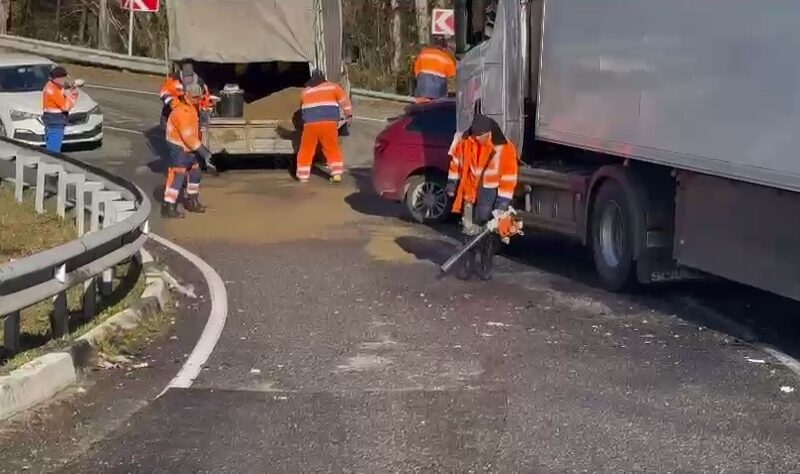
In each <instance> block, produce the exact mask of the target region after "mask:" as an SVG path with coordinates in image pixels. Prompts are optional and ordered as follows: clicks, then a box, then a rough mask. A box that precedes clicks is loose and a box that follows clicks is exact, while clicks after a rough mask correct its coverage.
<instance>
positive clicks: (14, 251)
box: [0, 186, 76, 264]
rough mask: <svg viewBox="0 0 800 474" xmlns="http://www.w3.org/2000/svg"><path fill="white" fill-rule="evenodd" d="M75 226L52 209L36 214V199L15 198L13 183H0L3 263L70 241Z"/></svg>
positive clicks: (0, 235) (0, 226)
mask: <svg viewBox="0 0 800 474" xmlns="http://www.w3.org/2000/svg"><path fill="white" fill-rule="evenodd" d="M75 237H76V232H75V226H74V224H73V223H72V222H70V221H68V220H62V219H60V218H59V217H58V216H57V215H55V214H53V213H45V214H36V213H35V212H34V210H33V203H32V202H30V201H27V200H26V201H24V202H22V203H18V202H16V201H15V200H14V192H13V189H12V188H11V187H10V186H0V264H3V263H7V262H9V261H10V260H14V259H19V258H22V257H26V256H28V255H32V254H34V253H36V252H40V251H42V250H46V249H49V248H52V247H55V246H57V245H60V244H63V243H65V242H69V241H70V240H72V239H74V238H75Z"/></svg>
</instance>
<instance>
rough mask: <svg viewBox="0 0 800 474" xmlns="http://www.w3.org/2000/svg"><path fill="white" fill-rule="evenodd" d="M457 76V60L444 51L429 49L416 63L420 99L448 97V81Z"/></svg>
mask: <svg viewBox="0 0 800 474" xmlns="http://www.w3.org/2000/svg"><path fill="white" fill-rule="evenodd" d="M455 75H456V60H455V59H454V58H453V56H452V55H450V53H448V52H447V51H445V50H443V49H439V48H434V47H430V46H429V47H427V48H423V50H422V51H420V53H419V56H417V59H416V61H414V77H415V78H416V79H417V87H416V90H415V91H414V95H415V96H416V97H418V98H427V99H439V98H442V97H446V96H447V79H449V78H451V77H455Z"/></svg>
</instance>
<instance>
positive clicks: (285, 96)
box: [167, 0, 349, 155]
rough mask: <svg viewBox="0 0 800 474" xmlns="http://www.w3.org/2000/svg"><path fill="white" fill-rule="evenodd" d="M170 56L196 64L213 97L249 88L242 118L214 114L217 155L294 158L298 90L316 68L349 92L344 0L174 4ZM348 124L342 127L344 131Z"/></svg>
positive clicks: (207, 136) (208, 133)
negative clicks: (228, 89)
mask: <svg viewBox="0 0 800 474" xmlns="http://www.w3.org/2000/svg"><path fill="white" fill-rule="evenodd" d="M167 19H168V23H169V49H168V57H169V59H170V62H171V64H172V69H173V71H175V70H177V68H178V65H179V63H180V62H183V61H186V60H191V61H192V62H193V63H194V66H195V71H196V72H197V73H198V75H199V76H200V77H201V78H202V79H203V80H204V81H205V82H206V84H207V85H208V86H209V89H210V90H211V93H212V94H214V95H216V96H219V95H220V91H222V90H224V88H225V86H226V85H228V84H236V85H237V86H238V87H239V88H241V89H242V90H243V95H244V102H245V105H244V114H243V116H242V117H222V116H220V115H219V114H213V115H212V117H211V118H210V120H209V123H208V124H207V126H206V127H205V128H204V132H203V142H204V144H205V145H206V146H207V147H208V148H209V150H211V152H212V153H215V154H220V153H224V154H229V155H247V154H259V155H262V154H263V155H282V154H293V153H294V152H295V151H296V147H297V144H298V139H299V137H298V130H299V123H298V117H299V108H300V91H301V88H302V87H303V86H304V84H305V83H306V81H307V80H308V79H309V77H310V73H311V71H312V70H314V69H319V70H321V71H323V72H325V74H326V76H327V78H328V80H331V81H333V82H336V83H338V84H340V85H342V87H344V88H345V90H346V91H348V93H349V81H348V80H347V72H346V70H345V67H344V61H343V56H342V51H343V48H342V3H341V0H292V1H291V2H276V1H274V0H236V1H235V2H220V1H217V0H171V1H170V2H168V3H167ZM348 126H349V124H347V123H346V121H345V120H344V118H343V119H342V120H341V121H340V132H345V133H346V128H347V127H348Z"/></svg>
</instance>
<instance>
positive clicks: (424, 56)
mask: <svg viewBox="0 0 800 474" xmlns="http://www.w3.org/2000/svg"><path fill="white" fill-rule="evenodd" d="M419 58H420V59H432V60H434V61H439V62H440V63H442V64H444V65H447V66H449V65H450V59H448V58H445V57H443V56H442V55H441V54H436V53H428V52H425V53H422V54H420V55H419Z"/></svg>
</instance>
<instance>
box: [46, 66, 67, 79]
mask: <svg viewBox="0 0 800 474" xmlns="http://www.w3.org/2000/svg"><path fill="white" fill-rule="evenodd" d="M59 77H67V70H66V69H64V68H63V67H61V66H55V67H54V68H53V69H51V70H50V79H58V78H59Z"/></svg>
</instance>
